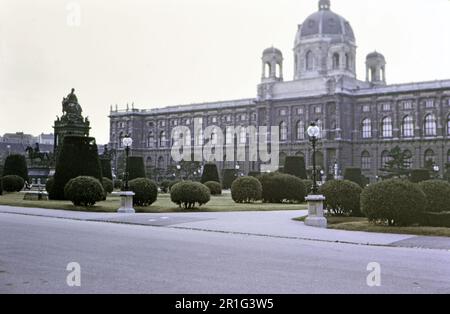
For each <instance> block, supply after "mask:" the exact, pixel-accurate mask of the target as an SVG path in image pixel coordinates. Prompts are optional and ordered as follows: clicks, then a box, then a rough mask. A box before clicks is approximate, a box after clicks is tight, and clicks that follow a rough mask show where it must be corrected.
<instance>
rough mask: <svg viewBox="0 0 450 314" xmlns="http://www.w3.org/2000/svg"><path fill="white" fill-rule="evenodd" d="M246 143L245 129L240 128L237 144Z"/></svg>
mask: <svg viewBox="0 0 450 314" xmlns="http://www.w3.org/2000/svg"><path fill="white" fill-rule="evenodd" d="M245 143H247V128H245V127H241V129H240V130H239V144H245Z"/></svg>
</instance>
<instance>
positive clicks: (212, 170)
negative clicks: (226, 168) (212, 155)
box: [200, 163, 220, 183]
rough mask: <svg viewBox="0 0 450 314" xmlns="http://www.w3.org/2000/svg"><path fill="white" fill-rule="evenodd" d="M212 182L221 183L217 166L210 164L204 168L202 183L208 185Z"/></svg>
mask: <svg viewBox="0 0 450 314" xmlns="http://www.w3.org/2000/svg"><path fill="white" fill-rule="evenodd" d="M210 181H216V182H220V179H219V172H218V171H217V165H216V164H211V163H209V164H206V165H205V166H204V167H203V173H202V179H201V180H200V182H201V183H206V182H210Z"/></svg>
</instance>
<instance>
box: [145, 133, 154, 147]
mask: <svg viewBox="0 0 450 314" xmlns="http://www.w3.org/2000/svg"><path fill="white" fill-rule="evenodd" d="M154 146H155V136H154V135H153V132H150V133H148V136H147V147H148V148H152V147H154Z"/></svg>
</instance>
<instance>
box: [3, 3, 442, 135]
mask: <svg viewBox="0 0 450 314" xmlns="http://www.w3.org/2000/svg"><path fill="white" fill-rule="evenodd" d="M74 4H75V5H74ZM77 4H78V5H79V7H80V9H81V18H80V20H79V21H80V24H79V26H77V24H78V23H77V18H76V11H77ZM317 7H318V0H78V1H65V0H39V1H36V0H0V134H3V133H6V132H16V131H24V132H26V133H32V134H35V135H37V134H39V133H41V132H51V131H52V128H51V126H52V125H53V121H54V120H55V118H56V115H61V100H62V98H63V97H64V96H66V95H67V94H68V93H69V91H70V89H71V88H72V87H74V88H75V89H76V93H77V96H78V99H79V101H80V103H81V105H82V107H83V114H84V115H87V116H89V118H90V120H91V124H92V127H93V130H92V135H93V136H95V137H96V138H97V142H98V143H106V142H107V141H108V133H109V123H108V118H107V116H108V113H109V108H110V105H115V104H118V105H119V107H120V108H124V107H125V106H126V103H130V104H131V103H132V102H134V103H135V107H136V108H140V109H145V108H153V107H160V106H168V105H178V104H188V103H193V102H206V101H216V100H227V99H239V98H250V97H255V96H256V85H257V84H258V82H259V80H260V76H261V73H260V71H261V54H262V51H263V50H264V48H267V47H269V46H272V45H274V46H276V47H278V48H280V49H281V50H282V51H283V53H284V57H285V67H284V71H285V73H284V76H285V78H286V79H289V80H291V79H292V77H293V54H292V48H293V43H294V37H295V33H296V30H297V24H301V23H303V21H304V20H305V18H306V17H307V16H308V15H310V14H312V13H313V12H315V11H317ZM331 8H332V10H333V11H334V12H336V13H338V14H340V15H342V16H344V17H345V18H346V19H347V20H349V21H350V23H351V25H352V26H353V29H354V31H355V35H356V41H357V45H358V50H357V53H358V55H357V71H358V76H359V79H364V78H365V72H364V71H365V68H364V60H365V56H366V55H367V54H368V53H369V52H371V51H373V50H377V51H379V52H381V53H383V54H384V55H385V57H386V60H387V63H388V64H387V69H386V73H387V79H388V83H404V82H412V81H425V80H435V79H450V0H426V1H425V0H395V1H393V0H331Z"/></svg>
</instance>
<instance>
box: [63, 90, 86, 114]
mask: <svg viewBox="0 0 450 314" xmlns="http://www.w3.org/2000/svg"><path fill="white" fill-rule="evenodd" d="M62 106H63V114H64V116H63V117H65V118H66V119H67V120H69V121H72V122H74V121H82V120H83V117H82V115H81V113H82V112H83V110H82V109H81V106H80V104H79V103H78V98H77V96H76V95H75V89H74V88H72V91H71V92H70V94H69V95H67V97H65V98H63V101H62Z"/></svg>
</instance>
